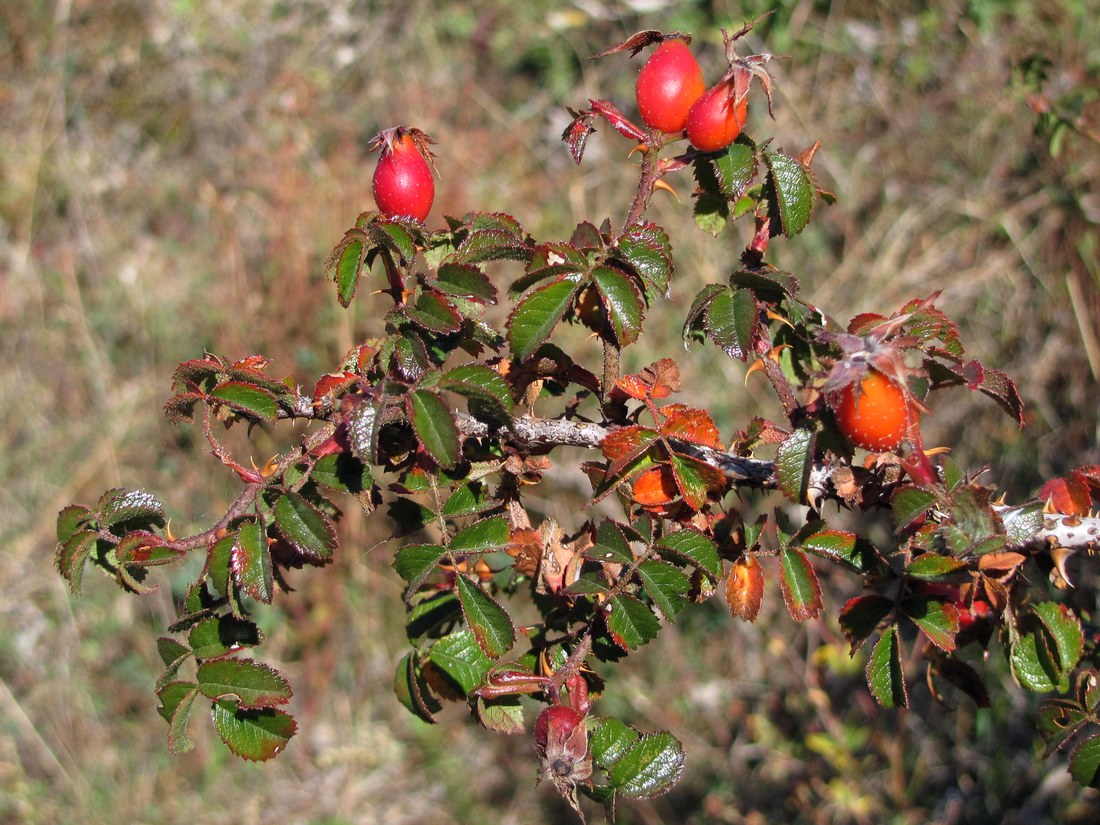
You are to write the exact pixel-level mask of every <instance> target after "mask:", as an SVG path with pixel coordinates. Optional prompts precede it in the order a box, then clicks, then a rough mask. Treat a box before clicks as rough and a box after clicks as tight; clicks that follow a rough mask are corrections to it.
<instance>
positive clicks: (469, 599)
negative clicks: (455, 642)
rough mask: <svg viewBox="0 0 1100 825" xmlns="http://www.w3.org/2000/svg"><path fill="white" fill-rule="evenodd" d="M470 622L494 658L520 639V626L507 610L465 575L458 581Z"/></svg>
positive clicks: (486, 649)
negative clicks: (517, 638) (516, 625)
mask: <svg viewBox="0 0 1100 825" xmlns="http://www.w3.org/2000/svg"><path fill="white" fill-rule="evenodd" d="M455 585H456V588H457V590H458V600H459V603H460V604H461V605H462V614H463V616H465V617H466V624H467V625H468V626H469V628H470V630H472V631H473V633H474V638H476V639H477V643H478V645H480V646H481V649H482V650H484V651H485V655H486V656H488V657H489V658H490V659H499V658H500V657H501V656H503V655H504V654H505V653H507V652H508V651H509V650H511V648H512V645H513V644H515V642H516V628H515V625H514V624H512V619H511V617H510V616H509V615H508V613H507V611H506V610H505V609H504V608H503V607H501V606H500V605H499V604H498V603H497V602H496V600H495V599H494V598H493V597H492V596H490V595H489V594H488V593H486V592H485V591H484V590H482V589H481V588H480V587H478V586H477V585H476V584H474V583H473V582H471V581H470V580H469V579H468V578H466V577H465V576H458V577H457V579H456V580H455Z"/></svg>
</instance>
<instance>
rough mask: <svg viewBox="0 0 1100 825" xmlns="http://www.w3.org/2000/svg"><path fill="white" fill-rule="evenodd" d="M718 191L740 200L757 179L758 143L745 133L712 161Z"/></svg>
mask: <svg viewBox="0 0 1100 825" xmlns="http://www.w3.org/2000/svg"><path fill="white" fill-rule="evenodd" d="M710 165H711V169H712V170H713V172H714V179H715V182H716V183H717V185H718V191H719V192H720V193H721V195H722V197H723V198H724V199H725V200H727V201H738V200H740V199H741V197H742V196H743V195H744V194H745V191H746V190H747V189H748V188H749V186H750V185H751V184H752V182H753V180H755V179H756V173H757V170H758V168H759V167H758V163H757V152H756V145H755V144H754V143H753V142H752V141H751V140H750V139H749V138H748V137H747V136H745V135H744V134H741V135H738V137H737V140H735V141H734V142H733V143H731V144H730V145H729V147H728V148H727V149H726V150H725V151H723V152H720V153H718V154H716V155H714V157H713V159H712V160H711V161H710Z"/></svg>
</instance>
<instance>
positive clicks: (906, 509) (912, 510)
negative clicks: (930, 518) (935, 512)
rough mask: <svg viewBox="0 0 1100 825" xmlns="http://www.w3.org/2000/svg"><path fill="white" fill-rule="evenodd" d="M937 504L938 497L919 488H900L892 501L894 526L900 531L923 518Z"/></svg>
mask: <svg viewBox="0 0 1100 825" xmlns="http://www.w3.org/2000/svg"><path fill="white" fill-rule="evenodd" d="M935 503H936V496H935V495H934V494H933V493H930V492H928V491H927V490H922V489H920V488H919V487H912V486H908V487H899V488H898V489H897V492H895V493H894V497H893V498H892V499H891V500H890V508H891V513H892V516H893V519H894V526H895V527H896V528H897V529H898V530H899V531H900V530H904V529H905V528H907V527H909V526H910V525H911V524H912V523H913V522H915V521H916V520H917V519H919V518H921V517H922V516H923V515H924V514H925V513H927V512H928V510H929V509H930V508H931V507H932V505H933V504H935Z"/></svg>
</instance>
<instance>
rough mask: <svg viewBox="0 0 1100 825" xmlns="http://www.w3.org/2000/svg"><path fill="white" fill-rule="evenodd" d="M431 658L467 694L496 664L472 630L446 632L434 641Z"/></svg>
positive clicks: (429, 656)
mask: <svg viewBox="0 0 1100 825" xmlns="http://www.w3.org/2000/svg"><path fill="white" fill-rule="evenodd" d="M428 658H429V659H430V660H431V662H432V664H434V665H435V666H436V667H437V668H439V670H441V671H442V672H443V673H445V674H446V675H447V676H448V677H450V678H451V679H452V680H453V681H454V682H455V684H457V685H458V687H459V688H460V689H461V691H462V693H463V694H464V695H468V694H469V693H470V691H472V690H473V689H474V688H476V687H477V686H478V685H480V684H481V682H482V680H484V678H485V674H486V673H488V672H489V670H490V668H492V666H493V661H492V659H490V658H489V657H488V656H486V655H485V651H484V650H482V649H481V646H480V645H479V644H478V643H477V639H476V638H475V636H474V634H473V631H470V630H458V631H455V632H454V633H450V634H448V635H446V636H444V637H443V638H442V639H440V640H439V641H438V642H436V643H435V644H434V645H432V649H431V651H430V653H429V654H428Z"/></svg>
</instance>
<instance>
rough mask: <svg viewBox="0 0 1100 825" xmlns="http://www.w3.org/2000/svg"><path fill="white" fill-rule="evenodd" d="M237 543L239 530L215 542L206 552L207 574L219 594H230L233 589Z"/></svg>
mask: <svg viewBox="0 0 1100 825" xmlns="http://www.w3.org/2000/svg"><path fill="white" fill-rule="evenodd" d="M236 543H237V532H236V531H235V530H234V531H233V532H231V533H227V534H226V535H224V536H222V537H221V538H220V539H218V540H217V541H216V542H214V544H213V545H212V546H211V547H210V549H209V550H208V551H207V553H206V574H207V577H208V579H209V580H210V584H211V586H212V587H213V588H214V592H215V593H217V594H218V595H219V596H226V595H229V591H230V589H231V588H230V586H229V585H230V582H231V575H232V569H233V568H232V563H233V547H234V546H235V545H236Z"/></svg>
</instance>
